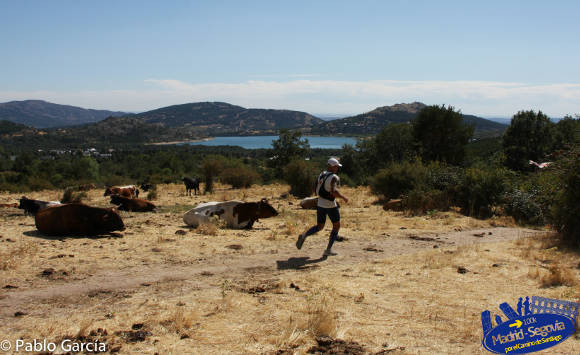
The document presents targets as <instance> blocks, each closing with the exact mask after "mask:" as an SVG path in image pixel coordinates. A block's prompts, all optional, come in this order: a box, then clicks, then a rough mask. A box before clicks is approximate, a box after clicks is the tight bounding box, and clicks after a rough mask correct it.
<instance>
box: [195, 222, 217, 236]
mask: <svg viewBox="0 0 580 355" xmlns="http://www.w3.org/2000/svg"><path fill="white" fill-rule="evenodd" d="M217 231H218V228H217V226H216V225H215V224H213V223H201V224H200V225H199V226H197V229H196V232H197V233H199V234H204V235H217Z"/></svg>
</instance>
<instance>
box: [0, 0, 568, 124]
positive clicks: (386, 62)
mask: <svg viewBox="0 0 580 355" xmlns="http://www.w3.org/2000/svg"><path fill="white" fill-rule="evenodd" d="M0 46H1V47H0V48H1V52H0V102H6V101H12V100H25V99H43V100H47V101H50V102H55V103H60V104H71V105H76V106H81V107H86V108H97V109H109V110H124V111H132V112H137V111H146V110H150V109H154V108H159V107H163V106H168V105H173V104H182V103H187V102H198V101H225V102H229V103H232V104H236V105H241V106H244V107H256V108H284V109H292V110H300V111H307V112H309V113H313V114H344V115H346V114H352V113H361V112H366V111H370V110H372V109H374V108H375V107H378V106H385V105H392V104H395V103H401V102H412V101H421V102H424V103H426V104H447V105H452V106H454V107H455V108H457V109H460V110H461V111H462V112H463V113H466V114H478V115H482V116H485V117H511V116H512V115H513V114H514V113H516V112H517V111H518V110H529V109H533V110H542V111H544V112H545V113H547V114H548V115H549V116H551V117H562V116H564V115H566V114H572V115H573V114H579V113H580V1H578V0H576V1H557V0H554V1H544V0H543V1H531V0H527V1H510V0H502V1H489V0H486V1H465V0H462V1H443V0H437V1H436V0H432V1H387V0H382V1H315V0H310V1H297V0H292V1H272V0H269V1H251V0H245V1H241V0H240V1H209V0H208V1H167V2H164V1H144V0H139V1H125V0H124V1H120V0H117V1H104V0H99V1H88V0H87V1H79V0H75V1H59V0H54V1H42V0H38V1H26V0H0Z"/></svg>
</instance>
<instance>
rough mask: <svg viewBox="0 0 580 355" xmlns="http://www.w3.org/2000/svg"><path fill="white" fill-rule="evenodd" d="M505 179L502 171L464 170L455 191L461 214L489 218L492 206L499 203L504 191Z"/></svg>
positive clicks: (504, 173)
mask: <svg viewBox="0 0 580 355" xmlns="http://www.w3.org/2000/svg"><path fill="white" fill-rule="evenodd" d="M506 178H507V173H506V171H504V170H503V169H491V170H483V169H479V168H469V169H466V170H465V176H464V178H463V179H462V180H463V181H462V183H461V185H460V186H459V187H458V191H457V193H458V196H457V202H458V204H459V206H460V207H461V210H462V213H463V214H465V215H468V216H473V217H477V218H488V217H491V215H492V206H495V205H498V204H499V203H500V201H501V197H502V195H503V193H504V192H505V190H506V185H507V182H506Z"/></svg>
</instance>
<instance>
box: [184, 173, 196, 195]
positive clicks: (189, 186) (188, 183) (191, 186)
mask: <svg viewBox="0 0 580 355" xmlns="http://www.w3.org/2000/svg"><path fill="white" fill-rule="evenodd" d="M181 180H182V181H183V183H184V184H185V194H186V195H188V196H191V190H193V192H194V193H195V194H196V195H197V194H198V193H199V180H197V179H196V178H193V179H192V178H188V177H184V178H183V179H181Z"/></svg>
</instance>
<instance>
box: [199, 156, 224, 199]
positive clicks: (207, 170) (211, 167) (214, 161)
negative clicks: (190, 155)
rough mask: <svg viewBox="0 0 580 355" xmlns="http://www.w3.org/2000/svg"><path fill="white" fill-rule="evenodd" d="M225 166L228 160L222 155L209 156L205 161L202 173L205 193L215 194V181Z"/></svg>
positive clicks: (202, 165)
mask: <svg viewBox="0 0 580 355" xmlns="http://www.w3.org/2000/svg"><path fill="white" fill-rule="evenodd" d="M225 165H226V158H224V157H223V156H221V155H209V156H207V157H206V158H205V159H204V160H203V163H202V164H201V171H202V172H203V176H204V180H205V191H204V193H212V192H213V180H214V178H216V177H217V176H218V175H219V174H220V173H221V172H222V170H223V169H224V166H225Z"/></svg>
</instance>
